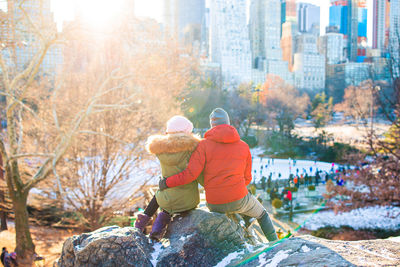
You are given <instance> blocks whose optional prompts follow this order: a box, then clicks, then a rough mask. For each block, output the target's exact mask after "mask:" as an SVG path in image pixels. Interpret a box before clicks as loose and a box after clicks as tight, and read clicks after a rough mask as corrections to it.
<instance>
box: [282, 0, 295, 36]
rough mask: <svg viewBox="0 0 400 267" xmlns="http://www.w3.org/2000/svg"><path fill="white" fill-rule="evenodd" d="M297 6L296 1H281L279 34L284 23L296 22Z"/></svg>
mask: <svg viewBox="0 0 400 267" xmlns="http://www.w3.org/2000/svg"><path fill="white" fill-rule="evenodd" d="M296 12H297V6H296V0H281V23H280V25H281V26H280V28H281V34H282V33H283V32H282V27H283V24H284V23H285V22H288V21H290V22H297V14H296Z"/></svg>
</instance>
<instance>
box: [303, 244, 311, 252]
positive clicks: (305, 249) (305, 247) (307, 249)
mask: <svg viewBox="0 0 400 267" xmlns="http://www.w3.org/2000/svg"><path fill="white" fill-rule="evenodd" d="M301 250H302V251H303V252H309V251H311V249H310V248H309V247H307V246H306V245H304V246H302V247H301Z"/></svg>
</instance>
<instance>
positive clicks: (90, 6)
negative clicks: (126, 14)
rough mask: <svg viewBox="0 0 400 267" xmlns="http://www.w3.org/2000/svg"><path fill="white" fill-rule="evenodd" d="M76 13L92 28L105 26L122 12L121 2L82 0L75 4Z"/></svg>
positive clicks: (120, 0)
mask: <svg viewBox="0 0 400 267" xmlns="http://www.w3.org/2000/svg"><path fill="white" fill-rule="evenodd" d="M77 9H78V10H77V12H79V14H80V16H82V19H84V20H85V21H87V22H88V23H90V24H92V25H93V26H105V25H106V24H108V23H110V22H111V20H112V19H113V18H115V17H118V16H119V15H121V13H122V12H123V0H113V1H109V0H83V1H79V2H78V3H77Z"/></svg>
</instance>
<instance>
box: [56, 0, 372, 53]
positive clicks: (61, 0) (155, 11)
mask: <svg viewBox="0 0 400 267" xmlns="http://www.w3.org/2000/svg"><path fill="white" fill-rule="evenodd" d="M71 2H73V1H65V0H52V10H53V11H54V14H55V19H56V21H57V23H58V24H60V21H62V20H68V19H72V18H73V8H72V4H71ZM80 2H81V1H80ZM209 2H210V0H206V6H209ZM247 2H248V3H247V5H248V8H249V2H250V0H247ZM297 2H298V3H310V4H314V5H317V6H320V7H321V9H320V23H321V29H320V34H321V35H323V34H325V27H326V26H328V25H329V7H330V0H302V1H297ZM162 3H163V0H146V1H135V14H136V16H138V17H150V18H153V19H155V20H157V21H158V22H163V14H162V13H163V4H162ZM372 6H373V0H367V9H368V28H367V29H368V30H367V35H368V46H372V36H373V35H372V31H373V26H372V23H373V19H372V18H373V8H372Z"/></svg>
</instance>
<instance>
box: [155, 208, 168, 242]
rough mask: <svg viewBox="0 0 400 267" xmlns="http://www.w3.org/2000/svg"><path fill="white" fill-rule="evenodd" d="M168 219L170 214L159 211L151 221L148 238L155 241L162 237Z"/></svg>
mask: <svg viewBox="0 0 400 267" xmlns="http://www.w3.org/2000/svg"><path fill="white" fill-rule="evenodd" d="M170 221H171V215H169V214H168V213H167V212H165V211H162V212H160V213H159V214H158V215H157V218H156V220H155V221H154V223H153V228H151V233H150V238H151V239H153V240H156V241H159V240H160V239H161V238H163V236H164V235H165V232H166V231H167V226H168V224H169V223H170Z"/></svg>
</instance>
